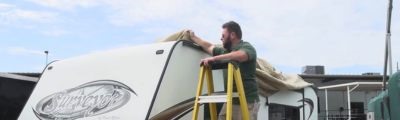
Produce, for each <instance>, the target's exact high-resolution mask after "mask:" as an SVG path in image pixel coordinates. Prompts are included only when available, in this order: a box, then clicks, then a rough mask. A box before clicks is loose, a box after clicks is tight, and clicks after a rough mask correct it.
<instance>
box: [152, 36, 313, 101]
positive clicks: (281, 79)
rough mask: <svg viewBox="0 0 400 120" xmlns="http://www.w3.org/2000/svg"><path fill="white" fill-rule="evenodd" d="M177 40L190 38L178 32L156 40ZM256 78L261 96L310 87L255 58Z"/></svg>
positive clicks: (299, 78)
mask: <svg viewBox="0 0 400 120" xmlns="http://www.w3.org/2000/svg"><path fill="white" fill-rule="evenodd" d="M177 40H190V37H189V35H188V34H187V33H185V32H184V31H180V32H177V33H175V34H172V35H170V36H168V37H166V38H164V39H161V40H158V42H167V41H177ZM256 77H257V78H256V79H257V83H258V88H259V94H260V95H262V96H269V95H272V94H273V93H275V92H277V91H279V90H297V89H301V88H304V87H307V86H311V85H312V84H311V83H308V82H306V81H304V80H303V79H302V78H301V77H300V76H299V75H296V74H293V75H287V74H282V73H281V72H278V71H277V70H276V69H275V68H274V67H273V66H272V65H271V64H269V63H268V62H267V61H265V60H264V59H261V58H257V71H256Z"/></svg>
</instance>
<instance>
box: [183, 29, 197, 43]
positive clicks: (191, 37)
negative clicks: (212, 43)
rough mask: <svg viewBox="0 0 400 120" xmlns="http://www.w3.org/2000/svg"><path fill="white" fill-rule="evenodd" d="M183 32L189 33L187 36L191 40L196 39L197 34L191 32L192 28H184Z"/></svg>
mask: <svg viewBox="0 0 400 120" xmlns="http://www.w3.org/2000/svg"><path fill="white" fill-rule="evenodd" d="M185 32H186V33H187V34H189V37H190V39H191V40H192V41H195V39H197V36H196V35H195V34H194V32H193V31H192V30H190V29H187V30H185Z"/></svg>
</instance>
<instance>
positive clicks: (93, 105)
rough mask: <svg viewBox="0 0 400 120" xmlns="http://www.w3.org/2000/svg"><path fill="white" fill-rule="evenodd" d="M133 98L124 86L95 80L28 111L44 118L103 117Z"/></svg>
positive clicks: (57, 94)
mask: <svg viewBox="0 0 400 120" xmlns="http://www.w3.org/2000/svg"><path fill="white" fill-rule="evenodd" d="M131 95H134V96H137V94H136V93H135V91H133V90H132V89H131V88H129V87H128V86H127V85H125V84H123V83H121V82H118V81H114V80H97V81H92V82H88V83H85V84H82V85H79V86H77V87H74V88H70V89H67V90H64V91H61V92H57V93H54V94H51V95H49V96H47V97H44V98H43V99H41V100H40V101H39V102H38V103H37V104H36V107H34V108H32V109H33V112H34V113H35V115H36V116H37V117H38V118H39V119H42V120H46V119H52V120H54V119H62V120H64V119H68V120H70V119H78V118H84V117H91V116H96V115H100V114H104V113H107V112H110V111H113V110H116V109H118V108H120V107H122V106H124V105H125V104H126V103H127V102H128V101H129V100H130V98H131Z"/></svg>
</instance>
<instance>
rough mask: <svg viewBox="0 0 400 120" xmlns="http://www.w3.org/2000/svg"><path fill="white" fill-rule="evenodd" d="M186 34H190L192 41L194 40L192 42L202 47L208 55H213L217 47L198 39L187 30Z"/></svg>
mask: <svg viewBox="0 0 400 120" xmlns="http://www.w3.org/2000/svg"><path fill="white" fill-rule="evenodd" d="M186 32H189V35H190V39H192V41H193V42H195V43H196V44H198V45H200V46H201V48H203V50H204V51H206V52H207V53H208V54H213V49H214V47H215V46H214V45H213V44H211V43H209V42H207V41H205V40H203V39H201V38H199V37H197V36H196V35H195V34H194V32H193V31H191V30H187V31H186Z"/></svg>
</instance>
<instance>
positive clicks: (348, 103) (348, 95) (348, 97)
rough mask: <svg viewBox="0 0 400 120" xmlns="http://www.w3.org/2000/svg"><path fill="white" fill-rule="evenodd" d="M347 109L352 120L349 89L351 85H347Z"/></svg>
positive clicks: (349, 119)
mask: <svg viewBox="0 0 400 120" xmlns="http://www.w3.org/2000/svg"><path fill="white" fill-rule="evenodd" d="M347 109H348V110H349V111H348V112H349V113H348V116H349V118H348V120H351V105H350V91H349V86H347Z"/></svg>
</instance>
